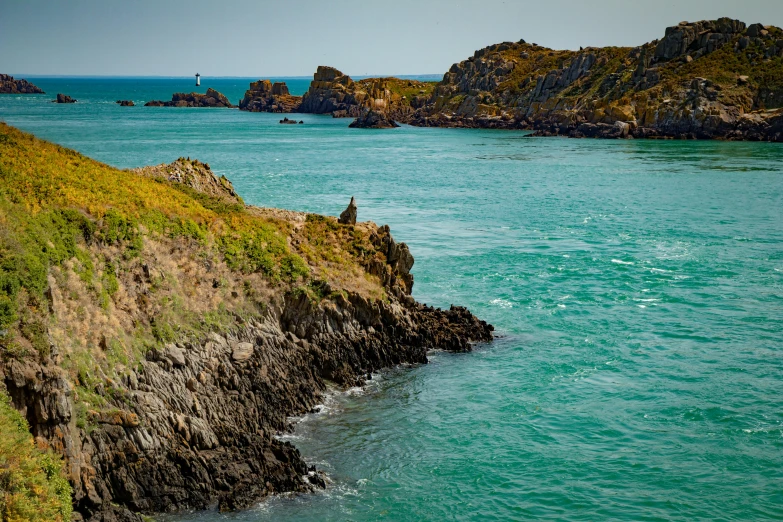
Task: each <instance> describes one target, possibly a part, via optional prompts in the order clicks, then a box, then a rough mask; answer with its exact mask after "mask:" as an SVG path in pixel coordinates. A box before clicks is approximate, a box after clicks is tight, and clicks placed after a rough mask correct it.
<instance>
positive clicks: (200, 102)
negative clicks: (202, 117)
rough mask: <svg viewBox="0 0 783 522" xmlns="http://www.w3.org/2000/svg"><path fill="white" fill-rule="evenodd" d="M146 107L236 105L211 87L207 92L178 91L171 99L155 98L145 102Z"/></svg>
mask: <svg viewBox="0 0 783 522" xmlns="http://www.w3.org/2000/svg"><path fill="white" fill-rule="evenodd" d="M144 106H145V107H234V106H233V105H231V102H230V101H228V98H226V97H225V96H224V95H223V94H221V93H219V92H218V91H216V90H215V89H212V88H211V87H210V88H209V89H207V92H206V94H199V93H197V92H191V93H184V92H177V93H174V94H173V95H172V96H171V101H161V100H153V101H148V102H147V103H145V104H144Z"/></svg>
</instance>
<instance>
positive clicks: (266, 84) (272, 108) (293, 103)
mask: <svg viewBox="0 0 783 522" xmlns="http://www.w3.org/2000/svg"><path fill="white" fill-rule="evenodd" d="M301 102H302V97H301V96H291V93H290V92H289V91H288V86H287V85H286V84H285V82H275V83H272V82H270V81H269V80H258V81H257V82H252V83H251V84H250V88H249V89H248V90H247V91H245V97H244V98H242V100H241V101H240V102H239V109H240V110H243V111H249V112H283V113H285V112H295V111H296V110H297V109H298V107H299V104H300V103H301Z"/></svg>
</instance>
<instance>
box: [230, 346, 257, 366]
mask: <svg viewBox="0 0 783 522" xmlns="http://www.w3.org/2000/svg"><path fill="white" fill-rule="evenodd" d="M252 355H253V343H237V344H235V345H234V348H233V350H232V352H231V358H232V359H234V360H235V361H238V362H239V361H246V360H248V359H250V357H252Z"/></svg>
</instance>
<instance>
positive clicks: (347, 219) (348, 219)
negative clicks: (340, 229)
mask: <svg viewBox="0 0 783 522" xmlns="http://www.w3.org/2000/svg"><path fill="white" fill-rule="evenodd" d="M357 210H358V209H357V207H356V200H355V199H354V198H353V196H351V202H350V203H348V207H347V208H346V209H345V210H343V211H342V213H341V214H340V219H338V222H339V223H342V224H343V225H355V224H356V214H357Z"/></svg>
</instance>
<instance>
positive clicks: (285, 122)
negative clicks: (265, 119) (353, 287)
mask: <svg viewBox="0 0 783 522" xmlns="http://www.w3.org/2000/svg"><path fill="white" fill-rule="evenodd" d="M278 123H284V124H286V125H292V124H293V125H296V120H289V119H288V118H287V117H286V118H283V119H282V120H280V121H279V122H278ZM299 123H303V122H301V121H300V122H299Z"/></svg>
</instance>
